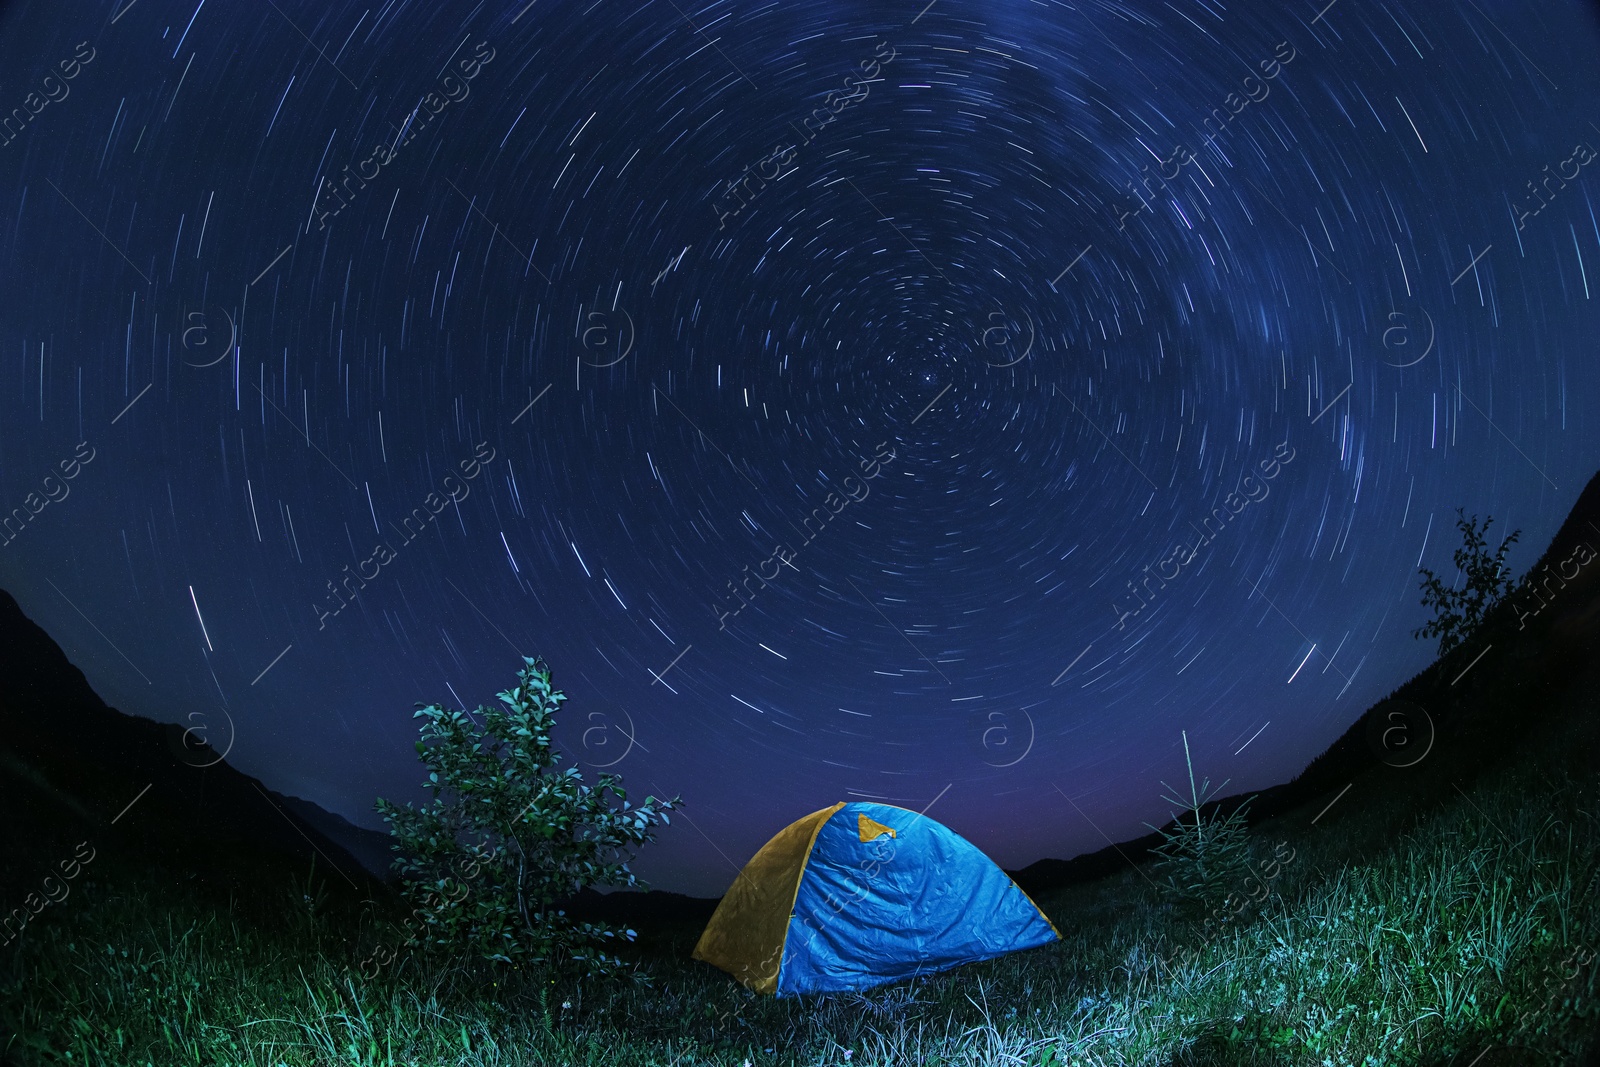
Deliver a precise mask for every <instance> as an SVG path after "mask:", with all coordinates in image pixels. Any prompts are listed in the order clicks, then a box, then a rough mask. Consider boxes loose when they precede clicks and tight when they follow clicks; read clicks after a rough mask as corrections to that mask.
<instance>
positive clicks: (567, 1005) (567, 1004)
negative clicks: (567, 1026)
mask: <svg viewBox="0 0 1600 1067" xmlns="http://www.w3.org/2000/svg"><path fill="white" fill-rule="evenodd" d="M570 1007H572V1001H570V1000H563V1001H562V1002H561V1010H562V1011H566V1010H567V1009H568V1008H570Z"/></svg>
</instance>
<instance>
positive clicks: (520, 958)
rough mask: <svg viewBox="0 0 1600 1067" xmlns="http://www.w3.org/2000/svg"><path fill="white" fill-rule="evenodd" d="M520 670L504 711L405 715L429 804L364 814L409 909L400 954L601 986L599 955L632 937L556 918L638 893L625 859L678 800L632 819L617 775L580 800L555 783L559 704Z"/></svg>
mask: <svg viewBox="0 0 1600 1067" xmlns="http://www.w3.org/2000/svg"><path fill="white" fill-rule="evenodd" d="M523 662H524V667H523V670H522V671H521V673H520V674H519V675H518V680H519V681H520V683H521V684H520V685H518V686H517V687H516V688H515V689H512V690H510V691H508V692H504V693H500V694H499V699H500V702H501V703H502V704H504V705H505V707H504V708H499V707H480V708H479V709H478V719H475V718H474V717H472V716H470V715H468V714H467V713H466V712H464V711H455V710H446V709H444V708H442V707H440V706H438V705H437V704H432V705H429V706H427V707H421V708H420V710H419V711H417V713H416V717H418V718H422V719H425V720H426V721H425V722H424V723H423V724H422V726H421V728H420V732H421V735H422V739H421V740H420V741H418V742H417V755H418V756H419V757H420V758H421V759H422V762H423V764H424V765H425V766H426V767H427V768H428V771H429V774H428V781H427V782H426V783H425V786H426V788H427V789H429V790H430V791H431V792H432V793H433V800H432V802H431V803H430V804H428V805H427V806H425V807H423V808H421V809H414V808H413V807H412V806H411V805H410V804H407V805H406V806H405V807H404V808H400V807H397V806H396V805H394V804H391V803H390V802H389V801H386V800H382V799H380V800H379V801H378V802H377V808H378V810H379V812H381V813H382V814H383V817H384V819H385V820H386V821H387V822H389V824H390V832H391V834H392V835H393V836H394V838H395V844H394V846H393V847H394V850H395V852H396V853H397V857H396V859H395V868H396V870H397V872H398V873H399V874H400V875H401V876H402V877H403V879H404V883H403V885H404V892H405V894H406V896H407V898H408V899H409V900H410V901H411V902H412V903H413V904H415V905H416V908H415V910H414V911H413V915H414V916H415V921H414V922H413V923H412V924H411V926H410V928H411V930H412V931H413V936H412V938H411V941H410V942H408V944H412V945H416V944H424V945H430V946H434V947H438V948H443V949H454V950H461V949H465V950H468V951H472V952H476V953H478V954H480V955H482V956H483V957H484V958H486V959H489V960H493V961H497V962H500V963H508V964H519V965H520V964H526V963H535V964H550V965H554V966H561V967H566V966H575V967H576V969H578V970H579V971H581V972H585V973H588V974H593V975H614V974H617V973H620V972H621V971H622V970H623V969H624V967H623V963H622V961H621V960H620V959H618V958H617V957H615V956H613V955H608V954H607V952H606V950H607V949H608V948H611V947H612V946H615V945H616V944H618V943H619V941H631V940H632V939H633V937H634V932H633V931H632V930H619V929H617V928H615V927H613V926H611V925H609V924H606V923H589V922H577V921H574V920H573V919H570V918H569V917H568V916H567V914H566V912H565V910H564V909H562V908H559V907H558V906H557V905H558V904H559V903H560V902H561V901H562V900H563V899H565V898H567V897H570V896H572V895H573V894H575V893H577V892H578V891H579V890H581V889H583V888H585V887H594V886H615V887H627V888H641V889H642V888H647V887H646V886H645V885H644V883H643V882H641V881H640V880H639V879H638V878H637V877H635V875H634V874H633V872H632V871H630V870H629V869H628V861H629V858H630V855H629V850H630V849H631V848H633V847H636V846H639V845H642V844H645V843H646V842H649V841H651V840H653V839H654V836H655V834H654V830H653V827H655V825H656V824H657V823H667V822H668V818H667V815H666V812H667V811H669V810H673V809H675V808H677V807H679V806H681V804H682V798H674V799H672V800H656V799H655V798H654V797H647V798H646V799H645V802H644V803H643V804H640V805H638V806H634V805H632V804H630V803H629V802H628V800H627V793H626V792H624V790H623V789H622V788H621V778H620V777H619V776H618V775H615V774H602V775H600V776H599V778H598V780H597V782H596V784H595V786H594V787H593V788H591V787H589V786H587V785H585V784H584V782H583V775H582V773H581V772H580V771H579V770H578V769H577V768H575V767H574V768H569V769H567V770H565V771H557V770H556V764H558V763H559V762H560V761H561V758H562V757H561V754H560V753H559V752H558V751H556V749H555V748H554V746H553V745H552V744H551V741H550V731H551V728H552V727H553V726H554V724H555V713H556V711H557V710H558V709H559V707H560V705H561V704H562V702H564V701H565V700H566V694H565V693H562V692H561V691H559V690H557V689H554V688H552V686H551V684H550V671H549V668H548V667H546V666H545V665H544V663H543V662H542V661H536V660H533V659H529V658H527V657H523ZM419 707H420V705H419ZM479 719H481V725H480V723H479V721H478V720H479ZM614 800H615V801H620V802H621V804H620V806H617V805H616V804H615V803H614V802H613V801H614ZM635 977H642V976H640V975H637V974H636V975H635Z"/></svg>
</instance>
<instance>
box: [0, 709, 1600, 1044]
mask: <svg viewBox="0 0 1600 1067" xmlns="http://www.w3.org/2000/svg"><path fill="white" fill-rule="evenodd" d="M1565 721H1568V722H1570V721H1572V720H1570V719H1568V720H1565ZM1555 722H1556V720H1551V725H1550V726H1549V728H1548V729H1546V730H1545V731H1544V732H1543V734H1541V735H1537V736H1533V737H1532V738H1531V739H1530V740H1529V741H1528V742H1527V743H1526V744H1525V745H1524V747H1523V748H1522V749H1521V751H1520V752H1519V753H1518V754H1517V758H1516V759H1515V761H1514V762H1506V763H1503V764H1501V765H1495V766H1492V767H1491V768H1490V769H1489V770H1488V771H1487V772H1486V773H1484V774H1482V775H1480V776H1478V777H1477V778H1476V779H1475V780H1474V779H1471V778H1467V779H1465V782H1466V784H1465V786H1464V787H1461V786H1454V785H1453V784H1451V785H1450V786H1449V788H1442V790H1441V791H1442V798H1441V799H1439V800H1438V801H1437V802H1436V803H1430V804H1428V805H1423V806H1419V804H1418V802H1417V800H1416V799H1415V797H1414V796H1412V795H1410V794H1403V793H1401V792H1398V791H1391V790H1385V789H1373V788H1365V789H1364V790H1357V791H1356V792H1354V793H1352V795H1351V796H1349V797H1345V798H1344V799H1343V800H1341V801H1340V802H1339V803H1340V806H1339V807H1335V808H1334V809H1333V811H1332V813H1330V814H1329V815H1327V816H1324V817H1322V818H1321V819H1320V821H1319V823H1318V824H1317V825H1312V824H1311V820H1312V817H1313V815H1314V814H1315V813H1314V812H1305V813H1294V814H1291V815H1288V816H1285V817H1283V818H1281V819H1276V820H1273V821H1271V822H1269V823H1267V824H1264V825H1262V826H1260V827H1258V828H1257V830H1256V837H1257V839H1258V845H1259V850H1260V851H1259V854H1260V855H1261V856H1262V857H1270V856H1271V855H1273V849H1274V847H1275V846H1278V845H1279V843H1280V842H1283V843H1285V844H1284V846H1283V848H1282V849H1281V850H1280V851H1279V852H1278V853H1277V854H1278V855H1279V856H1282V855H1285V854H1286V853H1287V850H1288V849H1290V848H1292V849H1293V851H1294V855H1293V859H1292V860H1290V861H1288V862H1287V863H1285V864H1283V865H1282V867H1281V868H1280V870H1281V873H1280V874H1279V875H1278V876H1277V877H1276V879H1275V880H1273V881H1271V883H1270V892H1269V893H1268V895H1266V897H1265V899H1264V900H1262V901H1261V902H1260V903H1259V904H1258V905H1254V906H1252V907H1250V908H1249V909H1247V910H1246V911H1245V912H1244V913H1243V914H1241V915H1239V916H1238V917H1237V918H1236V919H1234V920H1232V921H1231V922H1229V923H1227V924H1225V925H1224V926H1222V927H1221V928H1220V929H1216V928H1213V929H1212V930H1210V931H1206V930H1203V929H1202V928H1201V927H1200V926H1199V925H1198V924H1197V923H1196V922H1194V921H1192V920H1190V919H1186V918H1184V917H1181V916H1180V915H1178V914H1177V913H1175V912H1174V911H1172V910H1171V909H1170V908H1169V907H1167V906H1165V905H1162V904H1160V903H1159V902H1158V901H1159V898H1158V896H1157V893H1156V892H1155V890H1154V888H1153V886H1152V885H1151V884H1150V883H1149V882H1148V879H1147V877H1146V874H1145V872H1144V871H1143V870H1138V869H1134V868H1133V867H1131V866H1130V867H1129V868H1128V869H1127V870H1126V871H1125V872H1123V873H1122V874H1120V875H1118V876H1116V877H1112V878H1108V879H1105V880H1103V881H1100V882H1097V883H1093V884H1089V885H1082V886H1077V887H1073V888H1071V889H1068V890H1063V891H1059V892H1057V893H1054V894H1048V895H1044V896H1042V897H1041V898H1040V899H1039V903H1040V905H1041V906H1042V907H1043V908H1044V910H1045V911H1046V912H1047V913H1048V914H1049V915H1050V916H1051V917H1052V918H1053V920H1054V921H1055V923H1056V925H1057V926H1058V928H1060V930H1061V933H1062V937H1063V940H1062V942H1061V943H1059V944H1055V945H1051V946H1048V947H1046V948H1042V949H1037V950H1033V951H1030V952H1024V953H1020V954H1016V955H1013V956H1010V957H1007V958H1004V959H1001V960H994V961H988V962H985V963H981V964H976V965H972V966H968V967H964V968H960V969H958V970H956V971H953V972H949V973H946V974H942V975H936V976H931V977H929V978H925V979H919V980H915V981H912V982H905V983H900V984H897V985H895V986H891V987H888V988H885V989H882V990H878V991H875V992H872V993H870V994H867V995H853V996H838V997H823V998H814V999H806V1000H795V999H785V1000H774V999H771V998H761V997H757V996H755V995H754V994H751V993H749V992H748V991H747V990H745V989H744V988H743V987H741V986H739V985H737V984H736V983H734V982H733V981H732V980H731V979H730V978H729V977H728V976H726V975H724V974H723V973H722V972H720V971H716V970H714V969H712V968H710V967H708V966H706V965H704V964H700V963H697V962H694V961H692V960H689V959H688V952H689V949H690V947H691V946H692V944H693V940H694V938H695V937H696V936H697V935H698V933H699V931H698V929H697V928H682V927H680V928H677V929H665V930H661V931H655V932H653V936H652V939H651V943H650V944H648V945H644V946H641V947H640V949H639V952H640V956H639V958H640V959H641V960H643V961H644V962H645V963H646V965H647V966H648V967H649V969H650V970H651V971H652V972H653V973H654V975H655V981H654V984H653V986H652V987H650V988H616V987H604V986H597V987H591V988H585V987H584V986H583V985H582V984H579V983H574V982H570V981H566V980H556V981H552V980H550V979H549V978H548V976H539V975H534V974H531V973H504V972H492V971H486V970H484V969H483V968H482V967H480V966H477V965H474V964H472V963H471V962H469V961H450V960H427V961H424V960H420V959H417V958H411V957H402V958H400V959H398V960H396V961H395V962H393V963H392V964H390V965H388V966H386V967H384V968H382V969H381V970H379V971H378V973H377V974H376V975H375V976H373V977H370V978H363V977H362V976H361V970H362V968H361V966H360V961H361V960H363V959H365V958H366V957H367V956H368V954H369V953H370V952H371V950H372V948H373V947H374V946H376V945H379V944H383V943H392V942H393V941H394V940H395V934H394V930H395V926H394V923H395V917H394V909H393V908H392V906H391V905H390V904H389V903H372V904H368V905H365V906H360V905H354V904H349V903H324V902H319V900H318V899H317V898H318V897H319V895H320V894H319V891H318V889H317V887H316V886H315V885H306V884H294V883H292V882H291V881H290V880H289V879H288V878H285V879H284V881H283V882H282V884H279V885H268V884H259V885H256V886H252V887H250V888H249V889H248V890H247V891H245V892H243V893H241V894H239V895H236V896H234V897H233V898H232V899H231V900H220V901H219V899H217V897H216V895H215V893H214V892H208V891H206V890H205V889H204V887H201V886H196V885H189V886H185V884H184V882H183V879H182V878H181V877H169V876H166V875H164V874H163V873H162V872H160V871H157V870H154V869H152V868H149V867H142V866H138V865H133V864H129V863H127V862H123V861H113V862H101V861H97V862H96V863H94V864H93V865H92V866H90V867H89V868H87V869H86V870H85V873H84V874H83V875H82V876H81V877H80V878H79V880H78V882H77V883H75V886H76V889H75V891H74V893H73V895H72V896H71V898H69V899H68V900H66V901H64V902H63V903H61V904H60V905H57V906H53V907H52V908H50V909H47V910H46V912H45V913H44V914H42V915H41V916H40V917H39V918H38V919H36V920H35V921H34V922H33V923H32V924H30V926H29V928H28V929H27V930H26V931H25V933H24V936H23V937H21V938H19V939H18V940H17V941H15V942H13V943H12V944H10V945H8V946H6V947H4V948H3V949H0V953H3V955H0V1045H7V1046H8V1047H7V1048H6V1050H5V1053H4V1055H5V1056H7V1057H9V1058H10V1061H11V1062H15V1063H19V1064H30V1065H31V1064H65V1063H71V1064H91V1065H98V1064H106V1065H117V1067H123V1065H145V1064H149V1065H153V1067H168V1065H210V1064H250V1065H259V1067H274V1065H279V1064H282V1065H313V1064H315V1065H333V1064H343V1065H352V1067H355V1065H362V1067H366V1065H409V1064H416V1065H429V1067H432V1065H445V1064H450V1065H473V1067H476V1065H506V1067H512V1065H516V1067H522V1065H544V1064H549V1065H562V1067H566V1065H574V1064H617V1065H640V1067H643V1065H646V1064H660V1065H669V1064H682V1065H689V1064H719V1065H735V1067H742V1065H744V1064H745V1063H746V1061H748V1062H749V1063H750V1064H752V1065H755V1064H779V1063H782V1064H807V1065H841V1064H847V1063H848V1064H851V1065H852V1067H854V1065H862V1064H869V1065H895V1067H904V1065H920V1064H927V1065H935V1064H939V1065H942V1064H964V1065H980V1064H981V1065H987V1064H1015V1065H1028V1067H1067V1065H1080V1064H1081V1065H1102V1064H1104V1065H1116V1064H1140V1065H1168V1064H1172V1065H1178V1064H1197V1065H1198V1064H1230V1065H1231V1064H1239V1065H1262V1067H1265V1065H1274V1067H1289V1065H1327V1067H1335V1065H1363V1067H1366V1065H1377V1064H1420V1065H1427V1067H1435V1065H1438V1067H1443V1065H1446V1064H1456V1065H1458V1067H1467V1065H1468V1064H1469V1063H1474V1064H1476V1067H1494V1065H1497V1064H1534V1063H1550V1064H1573V1063H1579V1062H1585V1061H1584V1060H1583V1057H1584V1056H1585V1055H1586V1053H1585V1052H1584V1051H1583V1050H1584V1048H1585V1044H1586V1041H1587V1040H1589V1039H1590V1038H1591V1035H1592V1034H1594V1032H1595V1030H1596V1023H1597V1021H1600V1012H1597V1010H1596V996H1597V993H1600V990H1597V983H1600V978H1597V974H1600V960H1596V959H1590V958H1588V955H1587V954H1588V953H1593V952H1595V951H1596V950H1600V768H1597V767H1596V765H1595V763H1594V760H1593V752H1594V751H1595V747H1594V744H1593V737H1592V735H1590V736H1589V737H1588V738H1587V740H1586V741H1584V742H1582V743H1578V742H1576V741H1575V738H1574V737H1573V736H1572V733H1571V729H1570V727H1566V726H1557V725H1554V723H1555ZM1395 773H1396V774H1399V773H1402V772H1395ZM1440 780H1441V781H1444V780H1445V779H1444V778H1441V779H1440ZM1447 784H1449V783H1447ZM1240 892H1241V894H1242V893H1243V892H1244V889H1243V887H1241V890H1240ZM842 918H847V916H844V917H842ZM367 973H369V974H370V973H372V972H371V969H370V968H369V969H368V971H367Z"/></svg>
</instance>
